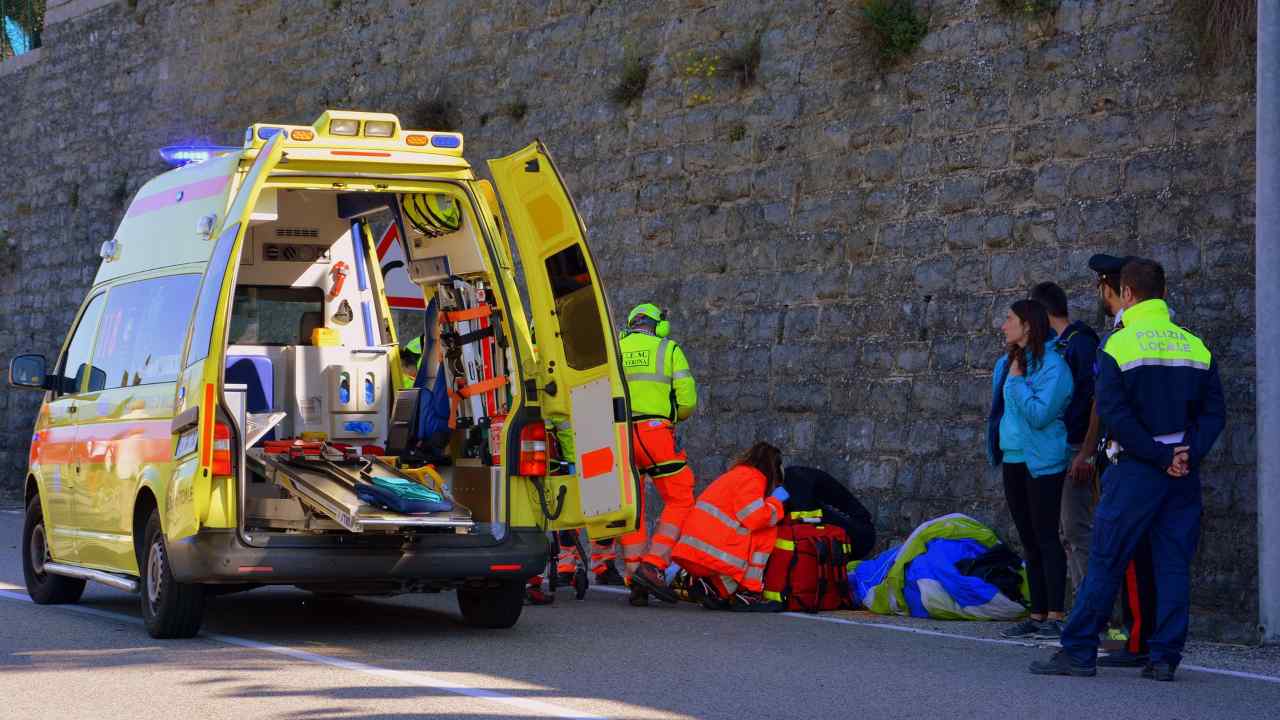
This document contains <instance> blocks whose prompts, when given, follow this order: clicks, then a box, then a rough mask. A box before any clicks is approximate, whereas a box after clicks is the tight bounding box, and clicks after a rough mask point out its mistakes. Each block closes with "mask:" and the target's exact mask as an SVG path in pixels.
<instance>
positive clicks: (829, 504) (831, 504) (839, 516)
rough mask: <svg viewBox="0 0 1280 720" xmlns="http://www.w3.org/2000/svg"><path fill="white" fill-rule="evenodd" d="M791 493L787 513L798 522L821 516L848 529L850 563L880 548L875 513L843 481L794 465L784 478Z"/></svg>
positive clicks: (827, 521) (789, 468) (824, 520)
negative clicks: (874, 518) (877, 544)
mask: <svg viewBox="0 0 1280 720" xmlns="http://www.w3.org/2000/svg"><path fill="white" fill-rule="evenodd" d="M782 486H783V487H785V488H786V489H787V494H788V496H789V497H788V498H787V512H788V514H790V515H791V516H792V517H794V518H796V519H803V518H804V517H805V516H806V515H809V514H817V516H818V517H821V518H822V522H825V523H828V524H831V525H838V526H840V527H842V528H844V531H845V533H846V534H848V536H849V544H850V545H851V546H852V547H853V551H852V552H851V553H850V556H849V559H850V560H861V559H862V558H865V557H866V556H867V553H869V552H871V548H873V547H875V544H876V528H875V525H874V524H873V523H872V521H871V513H869V512H867V509H866V508H865V507H863V505H862V503H860V502H858V499H857V498H855V497H854V496H853V493H851V492H849V489H848V488H846V487H845V486H844V485H843V484H842V483H841V482H840V481H839V480H836V479H835V478H833V477H831V476H830V475H828V474H827V473H825V472H823V471H821V470H818V469H816V468H810V467H800V466H796V465H792V466H791V467H788V468H787V469H786V472H785V473H784V474H783V480H782Z"/></svg>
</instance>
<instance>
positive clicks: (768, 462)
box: [733, 442, 782, 491]
mask: <svg viewBox="0 0 1280 720" xmlns="http://www.w3.org/2000/svg"><path fill="white" fill-rule="evenodd" d="M733 465H734V467H737V466H739V465H746V466H747V467H752V468H755V469H756V470H759V471H760V472H761V473H763V474H764V477H765V479H766V480H767V481H768V482H769V485H768V490H769V491H771V490H773V488H775V487H777V486H778V483H780V482H782V451H781V450H779V449H778V448H776V447H774V446H772V445H770V444H769V443H767V442H757V443H756V444H755V445H752V446H751V447H750V448H748V449H747V451H746V452H744V453H742V455H740V456H738V459H737V460H735V461H734V463H733Z"/></svg>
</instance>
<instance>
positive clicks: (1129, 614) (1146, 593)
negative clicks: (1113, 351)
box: [1089, 254, 1156, 665]
mask: <svg viewBox="0 0 1280 720" xmlns="http://www.w3.org/2000/svg"><path fill="white" fill-rule="evenodd" d="M1132 259H1133V258H1132V257H1130V256H1126V257H1116V256H1114V255H1103V254H1099V255H1094V256H1093V257H1091V258H1089V269H1090V270H1092V271H1094V272H1095V273H1097V274H1098V280H1099V281H1104V280H1106V279H1107V278H1108V277H1111V276H1114V277H1116V278H1119V277H1120V272H1121V271H1122V270H1123V269H1124V265H1125V263H1127V262H1129V261H1130V260H1132ZM1123 327H1124V323H1123V320H1122V319H1119V318H1118V322H1117V323H1116V328H1115V329H1116V330H1119V329H1121V328H1123ZM1097 370H1098V366H1097V362H1096V360H1095V362H1094V374H1095V375H1096V374H1097ZM1107 441H1108V438H1107V435H1106V428H1105V427H1104V428H1103V434H1102V439H1101V442H1100V444H1099V449H1098V454H1097V460H1096V462H1095V463H1094V466H1095V467H1097V468H1098V472H1099V473H1101V472H1102V471H1103V470H1104V469H1105V468H1106V467H1107V466H1108V465H1110V463H1111V461H1110V460H1109V459H1108V458H1107V456H1106V454H1105V452H1104V450H1103V449H1104V448H1105V447H1106V445H1107ZM1120 608H1121V613H1122V616H1123V618H1124V628H1125V633H1126V635H1127V639H1126V640H1125V644H1124V651H1123V652H1113V653H1111V654H1110V655H1108V656H1107V658H1106V660H1105V661H1104V662H1103V664H1106V665H1140V664H1142V663H1143V662H1145V661H1146V659H1147V657H1148V652H1149V648H1148V642H1149V641H1150V640H1151V630H1152V627H1153V626H1154V625H1155V616H1156V575H1155V569H1154V567H1153V565H1152V561H1151V541H1150V538H1149V537H1147V536H1145V535H1144V536H1143V537H1142V539H1141V540H1140V541H1139V542H1138V546H1137V547H1136V548H1135V549H1134V551H1133V558H1132V559H1131V560H1129V564H1128V565H1126V566H1125V570H1124V579H1123V581H1122V582H1121V583H1120Z"/></svg>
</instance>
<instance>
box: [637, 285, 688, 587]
mask: <svg viewBox="0 0 1280 720" xmlns="http://www.w3.org/2000/svg"><path fill="white" fill-rule="evenodd" d="M670 332H671V324H670V323H669V322H668V321H667V316H666V312H665V311H663V310H662V309H660V308H659V307H658V306H656V305H653V304H651V303H645V304H643V305H637V306H636V307H635V309H633V310H632V311H631V313H630V314H629V315H627V330H626V331H625V333H624V334H623V336H622V339H621V341H620V342H619V343H618V344H619V346H620V347H621V349H622V365H623V371H624V372H625V373H626V376H627V389H628V391H629V394H630V396H631V421H632V424H631V426H632V434H631V452H632V455H634V457H635V460H636V467H637V468H639V470H640V472H642V473H644V474H645V475H648V476H649V477H650V478H651V479H652V480H653V484H654V486H655V487H657V489H658V494H659V495H660V496H662V502H663V507H662V515H661V516H659V517H658V526H657V527H656V528H654V532H653V537H652V538H650V537H649V534H648V531H647V529H646V526H645V522H644V520H643V511H644V505H643V498H644V494H643V492H642V493H641V496H640V497H641V515H642V519H641V522H640V529H639V530H636V531H635V532H631V533H627V534H626V535H623V536H622V559H623V562H624V563H625V564H626V576H627V583H628V584H629V585H630V586H631V604H632V605H647V604H648V595H649V593H652V594H654V595H657V596H658V597H659V598H661V599H663V600H666V601H667V602H676V597H675V595H674V594H673V593H672V592H671V590H670V589H669V588H668V587H667V583H666V580H665V578H664V577H663V572H664V571H665V570H666V569H667V566H668V565H670V564H671V550H672V548H674V547H675V545H676V541H677V540H679V539H680V525H681V524H682V523H683V522H684V518H685V516H686V515H688V514H689V511H690V510H691V509H693V471H692V470H690V469H689V465H688V462H687V460H688V458H687V457H686V456H685V454H684V451H683V450H680V449H679V448H677V447H676V423H677V422H680V421H682V420H687V419H689V416H691V415H693V411H694V409H695V408H697V406H698V388H697V386H696V385H695V384H694V382H693V371H692V370H690V369H689V361H688V359H687V358H685V355H684V350H681V349H680V346H679V345H677V344H676V342H675V341H674V340H672V339H671V338H669V337H667V335H668V334H670Z"/></svg>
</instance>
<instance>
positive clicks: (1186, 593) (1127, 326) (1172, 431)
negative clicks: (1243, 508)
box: [1062, 300, 1226, 668]
mask: <svg viewBox="0 0 1280 720" xmlns="http://www.w3.org/2000/svg"><path fill="white" fill-rule="evenodd" d="M1123 322H1124V325H1123V327H1122V328H1120V329H1118V330H1117V331H1116V332H1114V333H1112V335H1111V336H1110V337H1109V338H1107V340H1106V342H1105V344H1104V345H1103V347H1102V349H1101V350H1100V351H1099V352H1098V380H1097V408H1098V415H1099V417H1100V419H1101V420H1102V421H1103V422H1104V423H1105V424H1106V427H1107V429H1108V433H1109V436H1110V439H1111V440H1113V441H1115V442H1116V443H1118V444H1119V446H1120V448H1121V451H1120V453H1119V455H1118V456H1117V459H1116V462H1115V464H1114V465H1111V466H1110V467H1109V468H1107V470H1106V472H1105V473H1104V474H1103V476H1102V497H1101V500H1100V501H1099V503H1098V508H1097V514H1096V517H1095V519H1094V534H1093V547H1092V548H1091V552H1090V555H1089V570H1088V574H1087V576H1086V577H1085V581H1084V584H1083V585H1082V586H1081V588H1080V592H1079V596H1078V597H1077V598H1076V602H1075V606H1074V607H1073V608H1072V610H1071V616H1070V617H1069V618H1068V620H1067V624H1066V627H1065V629H1064V630H1063V632H1062V648H1063V651H1064V652H1065V653H1066V654H1067V655H1068V656H1069V658H1070V660H1071V662H1072V663H1073V664H1075V665H1079V666H1088V667H1092V666H1093V665H1094V664H1095V662H1096V657H1097V650H1098V633H1099V632H1101V631H1102V630H1103V629H1104V628H1105V627H1106V626H1107V621H1108V619H1109V618H1110V616H1111V608H1112V605H1113V603H1114V601H1115V596H1116V591H1117V590H1118V589H1119V586H1120V583H1121V580H1122V579H1123V578H1124V575H1125V571H1126V566H1127V565H1128V563H1129V561H1130V559H1132V557H1133V555H1134V552H1135V549H1136V548H1137V547H1138V545H1139V543H1140V542H1141V541H1142V540H1143V538H1144V537H1149V538H1150V541H1151V544H1152V547H1153V550H1154V552H1153V554H1152V561H1153V569H1154V571H1155V577H1156V588H1157V592H1156V614H1155V617H1154V618H1153V619H1154V627H1153V629H1152V634H1151V639H1150V652H1151V659H1150V662H1152V663H1168V664H1169V665H1170V666H1171V667H1174V668H1176V667H1177V665H1178V663H1179V662H1180V661H1181V659H1182V648H1183V646H1184V644H1185V643H1186V637H1187V624H1188V611H1189V607H1190V566H1191V557H1192V555H1193V554H1194V553H1195V548H1196V543H1197V542H1198V540H1199V536H1200V512H1201V496H1200V474H1199V466H1200V463H1201V461H1202V460H1203V459H1204V457H1205V455H1206V454H1207V453H1208V452H1209V450H1210V448H1212V447H1213V444H1214V442H1215V441H1216V440H1217V439H1218V435H1219V434H1220V433H1221V432H1222V428H1223V425H1224V423H1225V415H1226V408H1225V403H1224V401H1223V394H1222V382H1221V380H1220V379H1219V377H1218V369H1217V366H1216V364H1215V363H1214V362H1213V358H1212V355H1211V354H1210V353H1209V350H1208V349H1207V348H1206V347H1205V346H1204V343H1202V342H1201V341H1200V339H1199V338H1197V337H1195V336H1194V335H1192V334H1191V333H1189V332H1187V331H1186V330H1184V329H1182V328H1180V327H1178V326H1177V325H1174V324H1173V323H1172V322H1171V321H1170V319H1169V308H1168V306H1167V305H1166V304H1165V302H1164V301H1163V300H1145V301H1142V302H1139V303H1137V304H1135V305H1133V306H1132V307H1130V308H1128V309H1127V310H1125V312H1124V317H1123ZM1178 445H1186V446H1188V447H1189V448H1190V450H1189V462H1190V468H1191V471H1190V473H1189V474H1187V475H1186V476H1184V477H1180V478H1175V477H1172V476H1170V475H1168V474H1167V473H1166V470H1167V468H1168V467H1169V466H1170V465H1171V464H1172V463H1173V460H1174V448H1175V447H1176V446H1178Z"/></svg>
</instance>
